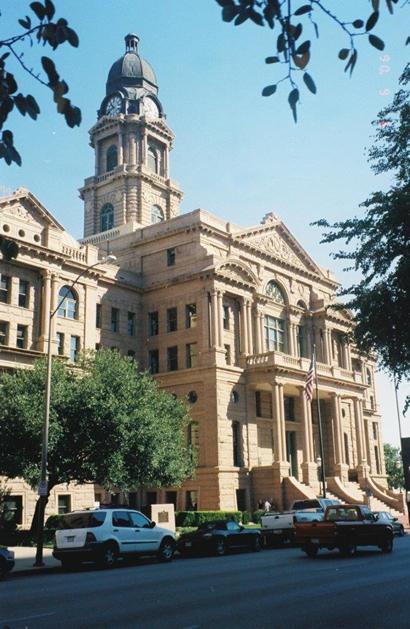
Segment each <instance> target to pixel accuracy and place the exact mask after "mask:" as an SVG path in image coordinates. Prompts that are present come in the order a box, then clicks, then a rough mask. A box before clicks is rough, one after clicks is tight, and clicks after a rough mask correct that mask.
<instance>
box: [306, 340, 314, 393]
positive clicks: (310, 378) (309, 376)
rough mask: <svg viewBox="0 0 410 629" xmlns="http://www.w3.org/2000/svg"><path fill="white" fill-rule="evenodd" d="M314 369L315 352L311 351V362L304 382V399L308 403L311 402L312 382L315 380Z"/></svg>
mask: <svg viewBox="0 0 410 629" xmlns="http://www.w3.org/2000/svg"><path fill="white" fill-rule="evenodd" d="M315 369H316V356H315V350H313V354H312V360H311V361H310V367H309V371H308V372H307V376H306V382H305V398H306V400H307V401H308V402H311V401H312V398H313V382H314V380H315Z"/></svg>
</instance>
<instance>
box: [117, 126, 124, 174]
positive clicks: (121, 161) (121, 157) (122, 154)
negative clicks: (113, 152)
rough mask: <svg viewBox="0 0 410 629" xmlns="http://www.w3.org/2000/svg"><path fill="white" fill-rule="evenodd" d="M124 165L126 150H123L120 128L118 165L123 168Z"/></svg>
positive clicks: (120, 130)
mask: <svg viewBox="0 0 410 629" xmlns="http://www.w3.org/2000/svg"><path fill="white" fill-rule="evenodd" d="M123 163H124V149H123V138H122V129H121V127H120V129H119V131H118V165H119V166H121V165H122V164H123Z"/></svg>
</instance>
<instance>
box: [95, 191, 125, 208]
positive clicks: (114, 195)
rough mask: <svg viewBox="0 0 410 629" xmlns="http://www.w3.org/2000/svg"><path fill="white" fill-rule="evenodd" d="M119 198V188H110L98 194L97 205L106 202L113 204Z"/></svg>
mask: <svg viewBox="0 0 410 629" xmlns="http://www.w3.org/2000/svg"><path fill="white" fill-rule="evenodd" d="M121 199H122V195H121V190H111V192H106V193H105V194H101V195H99V196H98V205H105V204H106V203H111V204H112V205H115V203H118V202H119V201H121Z"/></svg>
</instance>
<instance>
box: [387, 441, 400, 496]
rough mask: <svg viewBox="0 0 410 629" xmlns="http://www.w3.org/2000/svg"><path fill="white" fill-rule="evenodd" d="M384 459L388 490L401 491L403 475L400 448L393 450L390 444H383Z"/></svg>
mask: <svg viewBox="0 0 410 629" xmlns="http://www.w3.org/2000/svg"><path fill="white" fill-rule="evenodd" d="M384 459H385V461H386V473H387V482H388V485H389V489H403V488H404V474H403V464H402V460H401V452H400V448H395V447H394V446H392V445H390V443H385V444H384Z"/></svg>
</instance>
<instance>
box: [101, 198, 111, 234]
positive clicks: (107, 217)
mask: <svg viewBox="0 0 410 629" xmlns="http://www.w3.org/2000/svg"><path fill="white" fill-rule="evenodd" d="M113 227H114V208H113V206H112V205H111V203H106V204H105V205H103V207H102V208H101V216H100V231H102V232H106V231H107V230H108V229H112V228H113Z"/></svg>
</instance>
